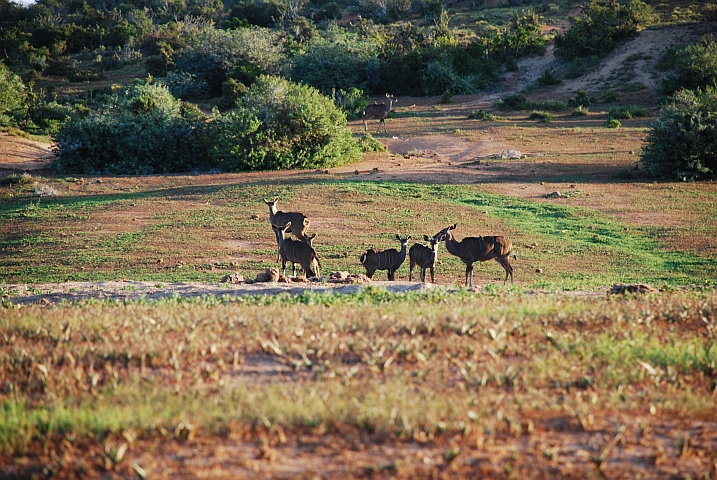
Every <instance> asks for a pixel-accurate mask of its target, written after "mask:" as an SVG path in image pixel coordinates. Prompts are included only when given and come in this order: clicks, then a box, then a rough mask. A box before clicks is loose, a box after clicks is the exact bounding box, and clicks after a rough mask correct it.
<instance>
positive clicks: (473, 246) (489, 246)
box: [434, 223, 518, 287]
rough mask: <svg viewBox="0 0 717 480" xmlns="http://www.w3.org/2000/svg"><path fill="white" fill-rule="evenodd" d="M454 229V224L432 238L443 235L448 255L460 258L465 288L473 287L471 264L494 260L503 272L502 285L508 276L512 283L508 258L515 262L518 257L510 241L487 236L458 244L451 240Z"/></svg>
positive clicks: (465, 240) (469, 238) (468, 238)
mask: <svg viewBox="0 0 717 480" xmlns="http://www.w3.org/2000/svg"><path fill="white" fill-rule="evenodd" d="M455 229H456V224H455V223H454V224H453V225H449V226H448V227H446V228H444V229H443V230H441V231H440V232H438V233H437V234H436V235H435V236H434V238H440V236H441V235H444V236H445V239H444V241H445V243H446V250H448V253H450V254H451V255H455V256H456V257H458V258H460V259H461V260H463V263H465V264H466V286H471V287H472V286H473V262H485V261H487V260H491V259H495V261H496V262H498V263H499V264H500V266H501V267H503V269H504V270H505V280H503V283H506V282H507V281H508V276H510V282H511V283H513V267H512V266H511V265H510V262H509V261H508V257H510V255H511V254H512V255H513V258H514V259H516V260H517V259H518V257H516V255H515V252H514V251H513V244H512V243H511V242H510V240H508V239H507V238H505V237H501V236H489V237H466V238H464V239H463V240H461V241H460V242H458V241H456V239H455V238H453V230H455Z"/></svg>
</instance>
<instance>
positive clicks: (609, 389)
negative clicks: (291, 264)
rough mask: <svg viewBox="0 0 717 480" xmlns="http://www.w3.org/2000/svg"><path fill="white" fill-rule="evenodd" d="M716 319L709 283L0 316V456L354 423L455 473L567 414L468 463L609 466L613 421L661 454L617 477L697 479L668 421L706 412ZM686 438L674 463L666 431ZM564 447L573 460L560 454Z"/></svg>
mask: <svg viewBox="0 0 717 480" xmlns="http://www.w3.org/2000/svg"><path fill="white" fill-rule="evenodd" d="M716 312H717V296H716V295H715V292H714V290H712V289H709V290H705V291H700V290H693V291H687V292H672V293H658V294H649V295H645V296H640V297H630V296H628V297H627V298H623V297H620V296H618V297H604V296H600V297H584V298H579V297H576V298H570V297H565V296H551V295H542V296H532V295H524V294H520V293H516V292H515V291H513V290H511V289H495V290H492V291H490V292H486V293H484V294H479V295H476V294H475V293H473V292H470V291H458V292H455V293H448V292H446V291H444V290H434V291H430V292H428V293H406V294H389V293H387V292H386V291H384V290H382V289H380V288H374V287H368V288H364V289H362V290H359V292H358V293H356V294H353V295H348V296H336V295H332V294H310V293H309V294H304V295H302V296H299V297H283V296H280V297H274V298H272V299H269V298H266V297H257V298H255V299H251V298H236V297H219V298H217V297H205V298H203V299H198V300H191V301H188V300H181V299H174V300H166V301H161V302H157V303H154V302H149V303H147V302H142V301H140V302H132V303H129V304H112V303H102V302H90V303H86V304H79V305H69V304H68V305H64V306H59V307H55V308H51V309H47V308H42V307H26V308H21V309H15V310H5V311H4V312H3V313H2V315H1V316H0V365H1V366H0V375H2V378H0V384H1V385H2V391H0V403H1V404H2V408H0V420H1V421H0V449H2V452H3V453H2V457H1V458H4V461H3V462H2V463H4V464H5V465H6V466H10V465H13V464H14V462H15V459H17V458H21V457H22V456H24V455H27V454H28V453H30V452H32V451H34V450H36V449H37V448H38V447H39V446H40V445H45V448H48V447H47V446H50V448H51V449H53V450H56V449H57V451H58V452H59V451H66V452H69V453H68V454H67V455H66V456H63V457H62V458H63V459H59V458H58V459H56V460H52V461H50V464H49V465H48V466H49V467H50V468H52V469H54V470H55V471H58V470H59V471H63V470H72V469H73V468H77V467H76V466H74V467H73V466H72V464H71V459H73V458H74V456H75V455H79V457H82V456H83V454H82V453H81V452H82V451H83V449H84V447H81V448H80V450H74V449H72V445H77V446H80V445H82V444H83V442H84V440H83V439H85V438H88V439H91V440H90V441H91V442H93V443H96V444H99V445H101V446H104V447H103V448H104V450H103V452H104V453H103V455H104V458H105V460H104V462H106V465H105V466H106V468H109V469H115V470H118V471H120V472H125V473H128V472H131V468H132V467H131V466H132V465H139V466H142V465H144V467H147V466H148V463H151V461H150V459H149V457H147V456H145V455H143V453H142V447H139V445H141V444H142V443H143V442H146V441H153V442H160V443H161V442H170V443H174V442H175V441H177V440H178V441H179V442H180V444H181V442H195V441H199V440H200V439H202V438H205V439H210V438H215V437H217V436H218V437H219V438H227V437H228V438H236V437H235V436H236V435H237V434H238V435H239V438H244V435H246V437H245V438H246V439H247V440H246V441H248V442H250V443H253V444H254V445H256V448H257V450H258V449H259V448H260V445H262V443H261V442H260V441H259V440H260V438H261V437H262V436H263V438H265V440H266V441H267V442H268V441H269V439H271V438H279V439H280V440H277V441H275V442H273V443H271V445H273V446H275V447H276V448H280V447H281V444H286V443H287V442H288V443H289V444H291V443H292V442H293V440H292V439H293V438H296V437H295V435H301V434H302V432H314V434H316V433H318V435H319V437H322V436H325V437H331V436H333V435H335V434H338V433H339V432H350V431H359V432H364V433H363V435H368V438H370V439H371V440H369V441H372V442H374V441H381V442H386V441H390V442H392V441H395V440H398V439H403V440H414V441H418V444H421V442H425V441H430V442H437V443H438V444H440V442H441V439H442V438H453V437H454V435H458V437H455V442H456V444H457V447H451V448H453V449H454V451H453V452H452V453H449V452H448V451H447V450H446V457H445V461H444V462H442V463H441V464H440V465H436V466H434V467H432V468H433V469H438V471H440V470H443V469H445V468H448V464H450V463H451V462H452V461H453V460H454V459H455V457H458V460H457V461H456V465H454V468H468V467H470V465H471V458H474V457H475V455H478V454H480V452H482V451H485V450H484V449H488V448H490V447H488V445H494V442H498V444H500V443H502V442H503V441H504V440H505V439H506V437H507V438H521V437H522V438H527V439H530V438H531V436H532V438H534V439H535V440H536V441H537V440H539V439H540V440H541V441H545V440H546V438H545V435H547V434H548V430H549V429H550V428H551V427H549V424H550V422H551V420H550V419H554V418H565V419H572V420H566V421H568V422H571V423H575V424H576V425H578V427H577V430H575V431H574V433H570V432H571V431H572V428H574V427H570V428H560V427H558V428H557V430H555V431H553V432H551V433H549V435H550V443H549V444H550V445H551V446H550V447H548V446H547V444H546V445H545V446H544V448H545V449H548V450H550V451H552V450H551V449H553V448H554V449H555V451H554V452H553V454H552V455H548V454H545V455H543V454H541V453H540V447H537V446H533V447H530V446H525V447H521V448H520V449H519V453H518V455H517V456H513V457H512V459H510V458H508V457H509V455H508V456H506V457H502V460H500V462H505V463H504V464H503V463H500V462H499V463H498V464H494V465H490V466H486V467H485V468H489V471H496V472H498V471H501V470H502V469H503V468H504V465H510V466H511V468H512V469H515V470H518V471H519V470H520V469H522V468H526V467H527V465H526V464H525V460H526V459H527V458H528V457H529V456H534V455H536V454H537V458H538V460H537V463H536V465H534V467H535V468H538V469H539V470H542V471H543V472H547V470H545V469H549V468H561V467H562V466H564V465H565V463H566V462H568V461H570V462H573V463H574V464H575V465H577V467H578V469H579V471H583V472H589V471H593V469H595V468H602V469H604V470H605V469H607V470H606V471H609V469H610V462H609V461H608V457H609V456H610V455H611V453H610V452H609V451H608V450H604V447H605V443H604V441H603V442H601V443H599V444H597V445H592V444H591V443H590V442H588V440H587V439H588V437H589V436H590V432H602V433H603V434H604V433H608V434H610V435H614V434H615V433H616V432H617V431H618V430H619V429H620V428H623V431H624V429H625V428H626V429H628V431H629V433H628V435H626V437H625V440H624V442H623V443H622V444H621V445H622V447H619V448H618V447H616V448H615V450H616V452H617V451H618V450H620V449H627V448H638V447H637V445H638V444H637V443H635V442H637V441H638V439H639V437H640V435H642V438H643V441H644V440H645V439H647V443H643V445H650V447H649V448H645V449H644V450H645V451H644V452H642V453H640V454H639V455H645V456H647V457H652V458H655V455H657V456H658V457H660V456H661V455H666V456H667V457H670V458H671V459H670V460H669V461H668V462H663V463H660V462H659V461H658V462H653V463H654V464H651V465H647V466H643V467H639V466H638V465H637V464H634V465H633V467H634V468H635V470H634V471H642V472H643V473H644V472H646V471H648V472H652V474H659V473H658V472H663V473H664V472H666V471H669V470H664V469H663V468H667V467H661V466H660V465H664V464H665V463H669V464H670V467H669V468H673V467H675V465H677V468H678V470H679V471H681V472H683V473H692V474H700V475H702V474H703V473H704V472H707V471H708V469H709V468H711V467H710V466H709V465H708V464H707V460H708V459H709V455H711V454H713V453H714V450H712V451H711V453H709V452H710V448H711V447H709V444H704V443H700V442H702V441H703V439H702V438H701V437H699V433H698V432H696V431H694V430H691V429H690V427H688V426H685V425H688V424H689V421H690V419H708V418H712V419H714V418H715V414H717V412H716V411H715V407H714V402H713V399H712V394H713V391H714V389H715V387H716V386H717V370H716V367H717V356H716V355H717V353H716V351H715V349H714V347H713V345H714V340H715V338H714V335H715V314H716ZM261 365H263V369H259V370H257V367H259V366H261ZM262 371H264V372H265V373H260V372H262ZM257 372H259V373H257ZM625 415H628V416H629V418H628V417H626V416H625ZM673 419H678V421H679V422H682V421H686V422H688V423H687V424H685V425H683V424H682V423H680V424H679V426H678V427H677V430H676V435H677V437H673V438H671V439H664V438H656V437H654V436H652V434H651V433H649V431H648V430H649V428H650V427H651V426H652V428H653V429H656V430H657V429H658V428H659V425H661V424H662V423H664V422H666V421H668V420H670V421H672V420H673ZM616 422H617V424H616ZM620 424H622V425H623V426H622V427H620ZM685 429H686V430H685ZM579 432H582V433H579ZM640 432H642V433H640ZM232 435H234V436H232ZM690 435H692V437H691V438H690V440H689V441H691V443H690V451H691V452H692V454H691V457H690V458H691V459H692V460H691V462H686V461H685V459H686V458H687V457H684V456H682V455H681V454H680V450H679V445H681V444H679V442H683V443H684V442H687V441H688V440H687V437H688V436H690ZM571 438H572V439H573V440H571ZM610 438H611V437H610ZM571 441H576V442H578V444H579V445H582V447H581V448H585V449H586V450H587V452H588V454H586V456H585V457H582V458H581V457H579V456H578V457H574V456H568V457H564V456H563V453H562V452H564V451H565V450H564V449H568V448H570V447H569V445H568V444H569V443H570V442H571ZM68 442H69V443H68ZM483 445H486V447H483ZM528 445H531V443H530V442H529V443H528ZM128 447H129V450H127V448H128ZM265 447H266V448H268V447H269V445H265ZM461 447H462V448H463V450H461ZM118 449H122V455H120V456H118V455H117V450H118ZM532 449H536V450H535V451H533V450H532ZM660 452H662V453H660ZM674 452H677V455H678V456H679V459H678V458H677V457H674V455H675V453H674ZM543 453H544V452H543ZM287 454H288V453H287ZM459 454H460V455H459ZM603 454H604V456H605V458H602V459H600V460H599V461H598V460H593V462H591V461H590V457H591V456H592V457H594V458H596V459H597V458H599V457H600V455H603ZM705 454H707V456H703V455H705ZM620 456H621V454H620V453H615V454H614V455H613V457H620ZM123 458H124V460H123ZM398 460H400V459H399V458H394V459H393V461H398ZM404 462H405V461H404ZM396 465H401V463H400V462H399V463H398V464H396ZM486 465H488V464H486ZM396 468H404V469H406V472H410V471H414V469H418V470H415V471H420V469H421V468H430V467H426V466H425V465H423V466H421V464H420V463H418V464H417V465H412V464H410V463H409V464H404V465H403V467H396ZM503 473H505V471H503Z"/></svg>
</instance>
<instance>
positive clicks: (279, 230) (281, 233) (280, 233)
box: [271, 222, 291, 242]
mask: <svg viewBox="0 0 717 480" xmlns="http://www.w3.org/2000/svg"><path fill="white" fill-rule="evenodd" d="M289 228H291V222H286V225H284V226H283V227H282V226H280V225H274V224H273V223H272V224H271V229H272V230H274V232H276V238H277V240H279V241H280V242H283V241H284V238H286V231H287V230H289Z"/></svg>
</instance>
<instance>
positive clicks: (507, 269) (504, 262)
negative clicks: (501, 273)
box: [496, 255, 513, 284]
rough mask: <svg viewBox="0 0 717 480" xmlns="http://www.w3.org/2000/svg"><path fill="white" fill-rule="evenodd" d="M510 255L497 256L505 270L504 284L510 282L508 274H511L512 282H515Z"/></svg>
mask: <svg viewBox="0 0 717 480" xmlns="http://www.w3.org/2000/svg"><path fill="white" fill-rule="evenodd" d="M508 257H509V255H506V256H503V257H496V261H497V262H498V263H500V266H501V267H503V269H504V270H505V280H503V284H506V283H507V282H508V276H510V283H513V266H512V265H511V264H510V261H509V260H508Z"/></svg>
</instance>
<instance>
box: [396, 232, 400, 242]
mask: <svg viewBox="0 0 717 480" xmlns="http://www.w3.org/2000/svg"><path fill="white" fill-rule="evenodd" d="M396 240H398V241H399V242H400V241H401V236H400V235H399V234H398V233H397V234H396Z"/></svg>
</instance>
